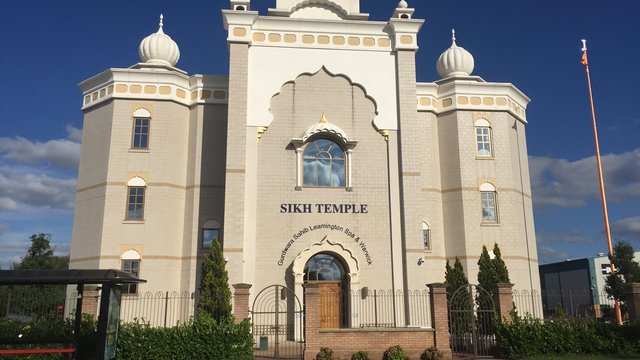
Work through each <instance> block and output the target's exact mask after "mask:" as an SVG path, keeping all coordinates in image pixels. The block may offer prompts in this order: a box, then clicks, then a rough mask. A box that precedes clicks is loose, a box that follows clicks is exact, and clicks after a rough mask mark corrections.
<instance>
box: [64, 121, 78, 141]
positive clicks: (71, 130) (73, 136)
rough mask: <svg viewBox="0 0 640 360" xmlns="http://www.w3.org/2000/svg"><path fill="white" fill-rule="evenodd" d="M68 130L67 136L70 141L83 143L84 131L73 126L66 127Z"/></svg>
mask: <svg viewBox="0 0 640 360" xmlns="http://www.w3.org/2000/svg"><path fill="white" fill-rule="evenodd" d="M66 130H67V134H68V135H69V136H68V139H69V140H71V141H73V142H76V143H80V142H81V141H82V129H78V128H77V127H74V126H73V125H71V124H68V125H67V127H66Z"/></svg>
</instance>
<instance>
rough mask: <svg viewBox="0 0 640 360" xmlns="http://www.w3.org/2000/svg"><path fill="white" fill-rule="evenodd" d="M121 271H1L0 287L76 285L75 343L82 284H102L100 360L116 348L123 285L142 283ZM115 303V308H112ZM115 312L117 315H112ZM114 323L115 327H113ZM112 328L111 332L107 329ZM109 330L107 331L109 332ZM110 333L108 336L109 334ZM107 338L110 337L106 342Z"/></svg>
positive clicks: (98, 356) (99, 325)
mask: <svg viewBox="0 0 640 360" xmlns="http://www.w3.org/2000/svg"><path fill="white" fill-rule="evenodd" d="M145 282H147V281H146V280H143V279H138V278H136V277H134V276H132V275H131V274H130V273H127V272H124V271H121V270H114V269H108V270H102V269H70V270H0V285H76V287H77V292H78V298H77V301H76V311H75V319H74V325H75V326H74V334H73V336H74V340H75V341H76V343H77V340H78V336H79V335H80V322H81V320H82V297H83V295H84V286H85V285H101V286H102V295H101V299H100V315H99V316H98V333H97V344H96V346H97V353H96V356H97V358H99V359H111V358H114V357H115V352H114V353H113V357H111V356H110V354H108V353H109V352H110V351H111V350H110V349H115V345H114V344H113V343H114V342H116V341H117V338H116V336H117V325H118V323H119V321H120V291H119V289H120V288H121V286H122V285H125V284H136V283H145ZM114 303H115V304H116V306H114ZM115 312H117V313H115ZM114 324H115V325H114ZM112 326H115V327H116V328H115V334H113V332H114V330H113V329H111V328H110V329H108V327H112ZM108 330H109V331H108ZM108 332H109V334H108ZM107 335H109V336H110V339H109V341H107Z"/></svg>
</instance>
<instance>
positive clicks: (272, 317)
mask: <svg viewBox="0 0 640 360" xmlns="http://www.w3.org/2000/svg"><path fill="white" fill-rule="evenodd" d="M251 322H252V333H253V342H254V358H255V359H257V360H262V359H286V360H294V359H295V360H298V359H303V356H304V332H303V325H304V311H303V310H302V306H301V304H300V300H299V299H298V297H297V296H296V294H295V293H294V292H293V291H291V290H290V289H289V288H287V287H285V286H282V285H271V286H268V287H266V288H264V289H263V290H262V291H260V292H259V293H258V295H257V296H256V298H255V300H254V301H253V306H252V307H251Z"/></svg>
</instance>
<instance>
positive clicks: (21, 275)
mask: <svg viewBox="0 0 640 360" xmlns="http://www.w3.org/2000/svg"><path fill="white" fill-rule="evenodd" d="M145 282H147V281H146V280H142V279H138V278H137V277H134V276H133V275H131V274H130V273H128V272H124V271H121V270H114V269H109V270H96V269H86V270H85V269H71V270H0V285H73V284H89V285H103V284H120V285H123V284H135V283H145Z"/></svg>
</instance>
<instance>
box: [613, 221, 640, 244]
mask: <svg viewBox="0 0 640 360" xmlns="http://www.w3.org/2000/svg"><path fill="white" fill-rule="evenodd" d="M611 234H612V236H613V237H614V238H616V239H622V240H635V241H640V216H635V217H628V218H625V219H621V220H618V221H616V222H615V223H613V224H611Z"/></svg>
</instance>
